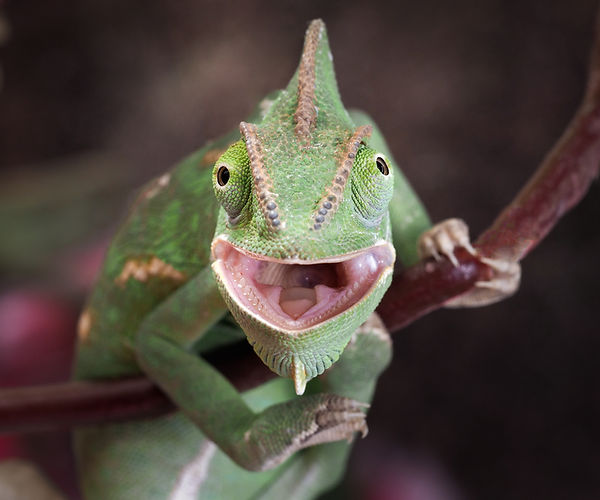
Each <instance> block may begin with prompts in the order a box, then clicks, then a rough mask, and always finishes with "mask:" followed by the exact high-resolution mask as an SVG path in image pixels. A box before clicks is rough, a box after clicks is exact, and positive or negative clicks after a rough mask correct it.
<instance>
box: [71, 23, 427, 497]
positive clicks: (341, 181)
mask: <svg viewBox="0 0 600 500" xmlns="http://www.w3.org/2000/svg"><path fill="white" fill-rule="evenodd" d="M307 89H308V90H307ZM315 109H316V110H317V111H315V112H313V110H315ZM367 124H370V126H372V121H371V120H370V118H369V117H368V116H366V115H365V114H363V113H360V112H352V113H348V112H347V111H346V110H345V109H344V107H343V105H342V102H341V99H340V96H339V94H338V90H337V84H336V80H335V74H334V70H333V65H332V59H331V54H330V51H329V45H328V40H327V34H326V31H325V28H324V25H323V23H322V22H321V21H319V20H317V21H313V22H312V23H311V25H310V27H309V30H308V31H307V38H306V42H305V49H304V53H303V56H302V60H301V63H300V66H299V69H298V71H297V72H296V74H295V75H294V76H293V78H292V79H291V81H290V83H289V85H288V87H287V88H286V89H285V90H282V91H280V92H278V93H277V94H274V95H272V96H270V97H268V98H267V99H265V101H263V103H262V105H261V106H260V107H259V110H258V111H257V112H256V113H254V115H253V116H251V117H249V119H248V124H245V123H242V125H241V126H240V130H241V134H240V131H237V130H236V131H234V132H232V133H231V134H229V135H227V136H225V137H223V138H222V139H219V140H217V141H215V142H213V143H211V144H209V145H207V146H205V147H204V148H202V149H200V150H199V151H198V152H196V153H194V154H193V155H191V156H190V157H188V158H187V159H186V160H184V161H183V162H182V163H180V164H179V165H177V166H176V167H175V168H173V169H172V170H171V171H170V172H168V173H167V174H165V175H164V176H162V177H160V178H158V179H155V180H154V181H152V182H151V183H149V184H148V185H147V186H145V187H144V188H143V189H142V190H141V192H140V194H139V195H138V198H137V200H136V201H135V203H134V206H133V208H132V209H131V212H130V214H129V216H128V217H127V219H126V220H125V222H124V223H123V225H122V227H121V229H120V230H119V232H118V233H117V235H116V236H115V238H114V240H113V243H112V245H111V247H110V249H109V251H108V254H107V256H106V261H105V264H104V268H103V271H102V274H101V276H100V277H99V279H98V282H97V285H96V287H95V289H94V291H93V293H92V295H91V297H90V299H89V302H88V304H87V306H86V308H85V309H84V312H83V313H82V317H81V320H80V325H79V335H80V341H79V344H78V354H77V362H76V367H75V376H76V377H77V378H78V379H99V378H104V379H105V378H111V377H122V376H128V375H134V374H139V373H140V372H142V373H145V374H146V375H147V376H148V377H150V378H151V379H152V380H154V381H155V382H156V383H157V384H158V385H159V386H160V387H161V388H162V389H163V390H164V391H165V392H166V393H167V394H168V395H169V397H170V398H171V399H172V400H173V401H174V403H175V404H176V406H177V407H178V408H179V409H180V412H179V413H177V414H175V415H170V416H166V417H162V418H157V419H152V420H147V421H141V422H139V421H138V422H128V423H124V424H116V425H106V426H98V427H90V428H86V429H81V430H78V431H77V433H76V448H77V455H78V461H79V468H80V473H81V481H82V487H83V490H84V493H85V496H86V498H89V499H96V498H97V499H106V498H110V499H121V498H123V499H125V498H127V499H129V498H146V499H159V498H160V499H163V498H178V499H179V498H283V497H286V498H313V497H314V496H315V495H317V494H318V493H319V492H321V491H324V490H325V489H327V488H329V487H331V486H332V485H333V484H335V482H336V481H337V479H338V478H339V476H340V474H341V473H342V471H343V467H344V463H345V459H346V457H347V454H348V452H349V449H350V447H349V445H348V443H347V442H346V441H349V440H351V439H352V437H353V435H354V434H355V433H356V432H362V433H364V432H366V424H365V421H364V418H365V416H364V407H365V403H367V402H369V401H370V400H371V398H372V394H373V391H374V388H375V383H376V380H377V377H378V376H379V374H380V373H381V372H382V370H383V369H384V368H385V366H386V365H387V364H388V362H389V360H390V355H391V351H390V342H389V337H388V336H387V333H386V332H385V329H384V327H383V325H382V324H381V322H380V321H379V320H378V318H377V317H376V316H375V315H374V313H373V311H374V310H375V307H376V306H377V304H378V302H379V300H380V299H381V297H382V295H383V293H384V292H385V290H386V289H387V287H388V286H389V283H390V281H391V275H392V268H393V264H394V253H395V254H396V255H397V256H398V257H399V258H400V259H401V260H402V262H403V263H404V264H406V265H409V264H412V263H413V262H414V261H415V260H416V259H417V254H416V241H417V238H418V236H419V235H420V234H421V233H422V232H423V231H424V230H425V229H427V228H428V227H429V226H430V223H429V219H428V217H427V215H426V213H425V211H424V209H423V207H422V206H421V204H420V202H419V201H418V199H417V198H416V196H415V194H414V193H413V191H412V190H411V188H410V186H409V185H408V183H407V182H406V180H405V179H404V178H403V176H402V174H401V173H400V172H399V171H398V170H396V169H395V167H394V166H393V160H392V158H391V155H390V153H389V151H388V150H387V147H386V145H385V142H384V140H383V138H382V136H381V134H380V133H379V131H378V130H377V129H376V128H374V127H373V130H372V132H371V129H370V128H368V127H366V125H367ZM359 127H362V128H359ZM215 160H216V161H215ZM223 169H225V170H223ZM388 169H389V170H388ZM265 174H266V175H265ZM390 200H391V202H392V204H391V206H390V210H389V211H388V204H390ZM392 232H393V233H394V247H395V252H394V250H393V248H394V247H392V245H391V234H392ZM370 255H371V256H373V257H372V258H371V257H369V256H370ZM351 258H354V259H355V260H353V261H350V259H351ZM361 259H362V260H361ZM375 262H377V266H376V269H375V267H372V268H371V270H365V271H362V270H361V269H363V268H362V267H360V266H359V265H358V264H357V263H360V265H366V266H367V267H369V265H371V266H375ZM365 263H366V264H365ZM315 266H316V267H315ZM352 266H358V267H359V269H358V271H356V273H355V274H353V273H354V271H353V270H352V269H353V268H352ZM342 268H343V271H342V270H341V269H342ZM261 273H262V274H261ZM240 276H241V277H242V278H243V280H242V281H239V278H240ZM323 276H325V278H324V277H323ZM364 276H367V278H364V281H360V280H361V279H363V277H364ZM303 280H305V281H306V282H305V281H303ZM311 280H312V282H311V283H308V282H309V281H311ZM315 280H316V281H315ZM320 280H324V281H320ZM357 281H360V283H361V284H360V286H359V285H356V291H353V290H354V289H352V285H353V282H357ZM257 282H258V283H259V284H257ZM315 283H317V285H315ZM321 283H324V284H326V285H327V286H328V287H329V289H335V290H338V291H340V290H341V292H340V295H333V298H332V299H327V300H330V301H331V304H330V303H329V302H327V304H329V305H328V306H327V308H325V306H323V311H321V313H319V314H320V315H318V314H316V313H312V312H311V311H312V310H311V309H310V306H309V309H308V311H307V310H306V306H304V307H301V306H296V305H293V306H290V305H289V304H290V303H293V304H296V303H297V301H298V300H299V301H300V302H302V300H300V299H302V297H304V294H305V293H308V294H309V295H310V294H311V293H312V292H310V290H316V289H317V287H318V284H321ZM278 287H282V288H283V289H284V291H282V292H281V293H282V297H283V296H284V295H285V294H286V293H289V294H291V295H288V296H287V297H290V298H289V299H284V298H282V299H281V301H280V302H279V304H280V306H281V309H280V308H279V306H278V305H277V304H278V302H277V300H275V299H273V300H274V302H273V304H275V305H273V304H271V302H270V301H269V300H270V299H269V300H267V299H266V295H268V294H270V293H271V292H273V290H275V289H277V290H279V288H278ZM322 289H324V288H322ZM351 289H352V290H351ZM238 290H239V291H238ZM342 292H344V293H345V292H347V297H348V298H346V299H343V300H342V299H341V298H339V297H341V296H342V295H341V293H342ZM261 293H262V294H265V295H260V294H261ZM336 293H337V292H336ZM257 294H258V295H257ZM326 296H327V295H326ZM311 297H313V298H312V299H307V300H309V301H310V300H313V302H314V301H315V300H316V305H315V306H314V307H316V308H317V309H318V308H319V307H320V305H321V304H324V303H326V301H325V299H319V298H317V299H314V295H311ZM256 304H260V305H256ZM269 304H270V305H269ZM295 307H301V309H300V311H297V310H296V309H294V308H295ZM289 308H291V309H289ZM328 308H329V309H328ZM290 310H292V311H294V312H293V313H292V312H289V311H290ZM328 311H329V312H328ZM228 312H230V313H231V314H232V315H233V317H234V318H235V321H234V320H233V318H232V317H231V316H230V315H229V313H228ZM236 322H237V324H239V325H240V326H241V329H242V330H243V332H242V330H240V328H239V327H238V326H237V324H236ZM244 333H245V335H246V336H247V338H248V340H249V342H250V343H251V344H252V345H253V346H254V349H255V351H256V352H257V353H258V354H259V356H260V357H261V359H262V360H263V362H264V363H265V364H267V366H269V367H270V368H271V369H272V370H273V371H275V372H276V373H278V374H279V375H281V376H282V378H278V379H276V380H273V381H271V382H269V383H267V384H264V385H263V386H261V387H258V388H257V389H254V390H252V391H249V392H247V393H244V394H240V393H238V392H237V391H236V390H235V388H234V387H232V386H231V384H230V383H229V382H228V381H227V380H226V379H225V378H224V377H223V376H222V375H221V374H220V373H218V372H217V371H216V370H215V369H214V368H213V367H212V366H210V365H209V364H208V363H206V362H205V361H204V360H203V358H202V356H201V354H202V352H206V351H207V350H209V349H212V348H214V347H215V346H217V345H222V344H227V343H230V342H234V341H237V340H239V339H240V338H241V337H243V335H244ZM332 365H333V366H332ZM325 370H327V371H326V372H325ZM324 372H325V373H324ZM321 374H322V375H321ZM318 375H321V376H319V377H318V378H316V379H315V380H314V381H312V382H311V383H310V384H309V385H308V387H307V394H306V395H302V396H298V395H297V394H301V393H302V392H304V386H305V385H306V382H308V381H309V380H311V379H313V378H315V377H317V376H318ZM289 378H292V379H293V383H292V382H291V381H290V380H289ZM315 445H318V446H315Z"/></svg>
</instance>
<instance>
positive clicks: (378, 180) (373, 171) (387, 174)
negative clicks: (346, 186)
mask: <svg viewBox="0 0 600 500" xmlns="http://www.w3.org/2000/svg"><path fill="white" fill-rule="evenodd" d="M388 161H389V160H388V159H387V158H386V157H385V156H384V155H382V154H381V153H377V151H375V150H374V149H371V148H370V147H369V146H362V145H361V147H360V148H359V149H358V151H357V152H356V158H355V160H354V165H353V167H352V178H351V180H352V201H353V202H354V209H355V210H356V213H357V215H358V216H359V218H360V220H361V221H362V222H363V224H365V225H366V226H368V227H371V226H376V225H377V224H379V223H380V222H381V219H382V217H383V216H384V214H385V213H386V212H387V209H388V204H389V202H390V200H391V198H392V194H393V189H394V175H393V172H392V169H391V168H390V167H389V165H388Z"/></svg>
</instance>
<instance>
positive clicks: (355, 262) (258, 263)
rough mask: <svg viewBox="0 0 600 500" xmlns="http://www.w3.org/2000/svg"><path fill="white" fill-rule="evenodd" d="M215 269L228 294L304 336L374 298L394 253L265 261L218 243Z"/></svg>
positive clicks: (385, 249)
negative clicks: (316, 327) (305, 330)
mask: <svg viewBox="0 0 600 500" xmlns="http://www.w3.org/2000/svg"><path fill="white" fill-rule="evenodd" d="M213 256H214V257H215V262H214V264H213V266H214V269H215V272H217V274H219V276H220V277H221V279H222V281H223V283H224V284H225V287H226V289H227V291H228V293H229V294H230V295H231V296H233V297H235V298H236V299H237V302H238V303H240V304H241V305H243V306H244V307H245V308H246V309H248V310H250V311H251V312H253V313H254V314H255V315H257V316H259V317H260V318H262V320H263V321H265V322H267V323H269V324H271V325H274V326H277V327H279V328H284V329H288V330H303V329H306V328H308V327H311V326H314V325H316V324H319V323H322V322H324V321H326V320H328V319H330V318H333V317H334V316H336V315H338V314H340V313H342V312H344V311H346V310H347V309H349V308H350V307H352V306H353V305H354V304H356V303H357V302H359V301H360V300H361V299H362V298H363V297H365V296H367V295H369V293H370V292H371V290H372V289H373V288H374V287H375V285H376V284H377V282H378V280H379V278H380V277H381V275H382V274H383V272H384V270H385V269H388V268H390V267H391V266H392V265H393V263H394V257H395V255H394V249H393V247H392V246H391V245H390V244H389V243H382V244H380V245H376V246H373V247H370V248H367V249H365V250H361V251H360V252H354V253H352V254H348V255H343V256H338V257H333V258H329V259H324V260H319V261H308V262H307V261H301V260H293V261H282V260H276V259H271V258H265V257H260V256H257V255H254V254H250V253H248V252H246V251H244V250H241V249H239V248H237V247H234V246H233V245H231V244H230V243H229V242H227V241H225V240H223V239H218V240H217V241H215V242H214V244H213Z"/></svg>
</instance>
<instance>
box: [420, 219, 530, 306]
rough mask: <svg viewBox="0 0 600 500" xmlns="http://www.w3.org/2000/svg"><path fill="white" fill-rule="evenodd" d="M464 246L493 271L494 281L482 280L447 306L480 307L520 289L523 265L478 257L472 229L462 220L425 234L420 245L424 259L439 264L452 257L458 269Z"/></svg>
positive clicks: (441, 225)
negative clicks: (459, 253)
mask: <svg viewBox="0 0 600 500" xmlns="http://www.w3.org/2000/svg"><path fill="white" fill-rule="evenodd" d="M457 247H462V248H464V249H465V250H467V252H469V253H470V254H471V255H473V256H475V257H477V258H478V259H479V261H480V262H483V263H484V264H486V265H487V266H489V267H490V268H491V269H492V270H493V272H494V273H493V277H492V278H491V279H490V280H486V281H478V282H476V283H475V287H474V288H473V289H472V290H469V291H468V292H467V293H465V294H463V295H460V296H458V297H456V298H453V299H451V300H449V301H448V302H446V303H445V304H444V305H445V306H446V307H478V306H484V305H487V304H492V303H494V302H498V301H500V300H502V299H504V298H505V297H508V296H509V295H512V294H513V293H514V292H516V290H517V288H519V282H520V279H521V266H520V265H519V263H518V262H514V261H512V260H509V259H502V258H496V259H490V258H487V257H483V256H481V255H479V254H478V252H477V250H475V249H474V248H473V246H472V245H471V242H470V239H469V228H468V226H467V225H466V224H465V222H464V221H462V220H461V219H448V220H445V221H442V222H440V223H439V224H436V225H435V226H433V227H432V228H431V229H429V230H427V231H425V232H424V233H423V234H422V235H421V237H420V238H419V242H418V251H419V256H420V257H421V259H427V258H429V257H433V258H434V259H435V260H437V261H439V260H441V259H442V258H443V257H446V258H448V260H450V262H452V264H453V265H454V266H458V260H457V259H456V257H455V255H454V250H455V249H456V248H457Z"/></svg>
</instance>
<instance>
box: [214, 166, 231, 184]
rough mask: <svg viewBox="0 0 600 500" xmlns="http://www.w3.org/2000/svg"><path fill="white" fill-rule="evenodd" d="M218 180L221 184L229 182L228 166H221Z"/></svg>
mask: <svg viewBox="0 0 600 500" xmlns="http://www.w3.org/2000/svg"><path fill="white" fill-rule="evenodd" d="M217 182H218V183H219V186H224V185H225V184H227V183H228V182H229V169H228V168H227V167H225V166H223V167H219V170H218V172H217Z"/></svg>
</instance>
